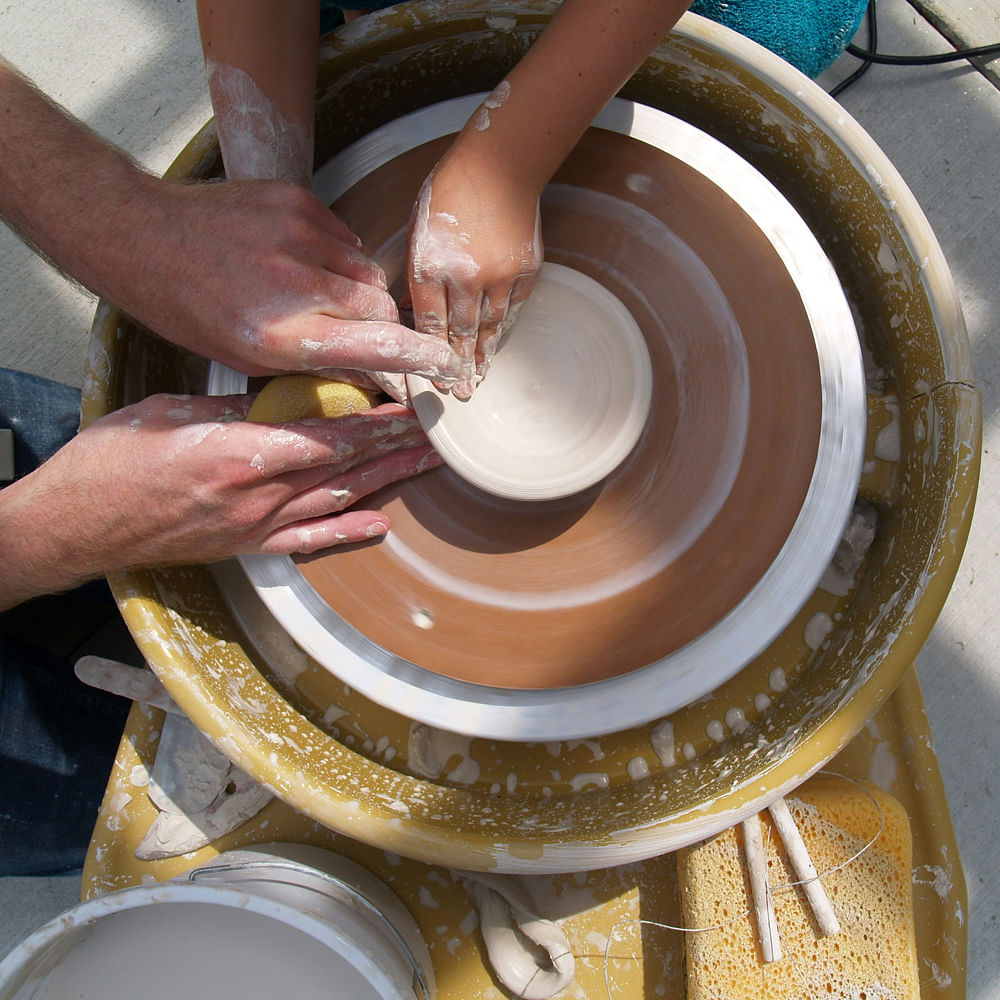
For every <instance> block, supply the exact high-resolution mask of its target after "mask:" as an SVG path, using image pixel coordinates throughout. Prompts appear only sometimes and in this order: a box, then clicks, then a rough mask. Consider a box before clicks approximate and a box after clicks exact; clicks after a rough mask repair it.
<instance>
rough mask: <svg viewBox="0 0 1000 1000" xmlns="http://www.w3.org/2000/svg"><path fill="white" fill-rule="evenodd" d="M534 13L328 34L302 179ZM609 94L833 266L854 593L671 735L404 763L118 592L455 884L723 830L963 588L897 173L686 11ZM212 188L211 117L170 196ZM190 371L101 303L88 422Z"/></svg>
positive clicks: (974, 459) (799, 87)
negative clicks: (853, 437)
mask: <svg viewBox="0 0 1000 1000" xmlns="http://www.w3.org/2000/svg"><path fill="white" fill-rule="evenodd" d="M553 9H554V5H553V4H550V3H538V2H531V3H528V2H523V3H508V4H504V5H498V4H496V3H484V2H466V3H458V4H449V5H440V4H437V3H416V4H412V5H404V6H401V7H398V8H393V9H392V10H390V11H387V12H384V13H381V14H378V15H374V16H373V17H371V18H369V19H364V20H363V21H361V22H357V23H355V24H354V25H351V26H349V28H348V29H346V30H343V31H341V32H338V33H336V34H334V35H332V36H329V37H328V38H327V39H326V40H325V43H324V46H323V49H322V52H321V64H320V73H319V88H318V126H317V134H318V140H317V147H318V148H317V164H322V163H324V162H325V161H326V160H327V159H328V158H329V157H330V156H332V155H333V154H334V153H336V152H337V151H339V150H340V149H342V148H344V147H345V146H347V145H348V144H350V143H351V142H353V141H354V140H356V139H357V138H359V137H360V136H362V135H364V134H366V133H367V132H368V131H370V130H371V129H373V128H375V127H377V126H379V125H381V124H383V123H385V122H386V121H389V120H393V119H394V118H395V117H397V116H399V115H401V114H405V113H407V112H410V111H413V110H416V109H417V108H419V107H422V106H425V105H427V104H429V103H433V102H436V101H439V100H442V99H444V98H447V97H452V96H455V95H456V93H459V92H475V91H480V90H488V89H490V88H491V87H492V86H493V85H494V84H495V82H496V80H497V79H499V78H500V77H501V76H502V75H503V73H504V72H505V71H506V70H507V69H508V68H509V67H510V66H511V65H512V64H513V63H515V62H516V61H517V59H518V58H519V56H520V55H521V54H522V53H523V51H524V50H525V49H526V48H527V47H528V46H529V45H530V44H531V42H532V40H533V39H534V38H535V37H536V36H537V34H538V32H539V31H540V30H541V28H542V27H543V25H544V23H545V21H546V19H547V18H548V17H549V16H550V15H551V12H552V10H553ZM622 96H624V97H626V98H629V99H631V100H634V101H638V102H641V103H645V104H648V105H650V106H653V107H656V108H659V109H661V110H663V111H665V112H667V113H669V114H673V115H676V116H678V117H680V118H683V119H686V120H687V121H690V122H691V123H692V124H694V125H696V126H698V127H700V128H703V129H705V130H706V131H708V132H710V133H711V134H712V135H714V136H716V137H717V138H719V139H720V140H722V141H723V142H725V143H726V144H728V145H729V146H731V147H732V148H734V149H735V150H736V151H737V152H738V153H740V154H741V155H742V156H743V157H744V158H746V159H747V160H748V161H750V162H751V163H752V164H753V165H754V166H756V167H757V169H758V170H760V171H761V172H762V173H763V174H764V175H765V176H767V177H768V178H769V179H770V180H771V181H772V183H774V184H775V185H776V186H777V187H778V188H779V189H780V190H781V191H782V193H783V194H784V195H785V196H786V197H787V198H788V199H789V200H790V201H791V203H792V204H793V205H794V206H795V208H796V209H797V210H798V211H799V213H800V214H801V216H802V217H803V218H804V219H805V220H806V222H807V223H808V224H809V226H810V228H811V229H812V231H813V232H814V234H815V235H816V237H817V238H818V239H819V241H820V243H821V244H822V246H823V247H824V249H825V251H826V252H827V254H828V256H829V257H830V259H831V261H832V262H833V264H834V267H835V269H836V270H837V272H838V275H839V277H840V279H841V281H842V284H843V286H844V289H845V292H846V294H847V297H848V300H849V302H850V304H851V307H852V311H853V312H854V314H855V321H856V325H857V327H858V330H859V333H860V335H861V337H862V339H863V341H864V347H865V351H866V359H867V367H868V392H869V405H868V410H869V413H868V419H869V434H868V442H867V450H866V461H865V471H864V475H863V478H862V482H861V486H860V491H859V498H860V499H863V500H865V501H867V502H868V503H870V504H871V505H873V506H874V507H875V509H876V511H877V514H878V519H877V525H878V527H877V534H876V538H875V542H874V544H873V545H872V547H871V549H870V550H869V553H868V556H867V558H866V561H865V563H864V564H863V565H862V567H861V569H860V570H859V572H858V573H857V574H856V576H855V577H854V579H853V581H852V584H853V585H852V586H851V587H850V589H848V590H847V592H846V593H844V594H842V595H837V594H834V593H831V592H828V591H825V590H817V591H816V593H815V594H814V595H813V596H812V597H811V598H810V600H809V601H808V602H807V604H806V606H805V607H804V608H803V609H802V611H801V612H800V614H799V615H798V616H797V617H796V619H795V620H794V621H793V622H792V624H791V625H790V626H789V627H788V628H787V629H786V630H785V631H784V633H782V635H781V636H779V638H778V639H777V640H776V641H775V642H773V643H772V644H771V646H770V647H769V648H768V649H767V650H766V651H765V652H764V653H763V654H762V655H761V656H759V657H757V658H756V659H755V660H754V661H753V662H751V663H750V664H749V665H748V666H747V667H746V668H744V670H743V671H742V672H741V673H740V674H738V675H737V676H736V677H735V678H733V679H732V680H730V681H728V682H727V683H725V684H724V685H722V686H721V687H719V688H717V689H716V690H715V691H714V692H713V693H712V695H710V696H709V697H707V698H705V699H702V700H701V701H699V702H697V703H695V704H693V705H689V706H687V707H685V708H683V709H681V710H680V711H678V712H675V713H674V714H673V715H671V716H670V717H669V718H667V719H662V720H658V721H657V722H655V723H653V724H651V725H647V726H642V727H638V728H636V729H632V730H628V731H624V732H620V733H614V734H611V735H609V736H604V737H601V738H600V739H599V740H588V741H580V742H577V743H563V744H559V745H556V746H553V745H526V744H514V743H499V742H496V741H490V742H487V741H483V740H468V739H465V740H457V741H455V740H451V741H449V740H447V739H443V740H442V739H441V738H440V734H438V735H437V737H436V739H437V744H436V745H435V748H434V749H435V754H434V756H435V757H436V759H437V763H436V765H434V766H429V765H428V759H427V754H426V753H424V754H422V755H417V754H415V752H414V747H415V745H416V744H419V743H420V740H419V739H418V740H416V741H415V740H414V736H415V735H419V736H421V737H427V736H428V734H426V733H423V734H415V732H414V726H413V724H412V723H411V722H410V721H409V720H407V719H405V718H403V717H401V716H397V715H393V714H392V713H389V712H386V711H384V710H382V709H380V708H379V707H378V706H374V705H372V704H370V703H366V702H364V701H363V700H362V699H360V698H358V697H357V696H356V695H355V694H353V693H352V692H350V691H348V690H346V689H345V688H344V686H343V685H342V684H340V683H339V682H338V681H336V680H335V679H334V678H333V677H332V676H331V675H330V674H328V673H327V672H326V671H325V670H323V669H322V668H320V667H319V666H318V665H316V664H313V663H311V662H309V661H308V658H307V657H305V656H304V654H303V655H298V654H297V653H296V651H295V650H294V649H288V640H287V637H282V636H281V635H280V634H277V633H276V632H275V630H272V629H269V628H268V627H267V623H266V621H263V620H262V619H259V618H254V620H253V621H250V620H248V619H245V621H246V627H244V625H242V624H241V623H240V622H239V621H237V619H236V617H235V616H234V615H233V613H232V612H231V611H230V609H229V605H228V604H227V602H226V601H225V600H224V599H223V594H222V591H221V590H220V586H219V583H218V582H217V577H216V575H215V574H214V573H213V572H212V571H211V570H210V569H209V568H206V567H188V568H182V569H169V570H158V571H144V572H134V573H123V574H118V575H116V576H115V577H114V578H112V579H111V585H112V588H113V590H114V592H115V595H116V597H117V599H118V601H119V604H120V607H121V610H122V613H123V615H124V617H125V620H126V622H127V623H128V625H129V627H130V629H131V631H132V633H133V635H134V636H135V638H136V641H137V642H138V644H139V646H140V648H141V650H142V652H143V654H144V655H145V657H146V658H147V660H148V662H149V664H150V665H151V667H152V668H153V670H154V671H155V672H156V673H157V675H158V676H159V677H160V679H161V680H162V681H163V682H164V684H165V685H166V686H167V688H168V689H169V691H170V692H171V694H172V695H173V696H174V698H175V699H176V701H177V702H178V703H179V704H180V706H181V707H182V708H183V709H184V711H185V712H187V713H188V715H189V716H190V717H191V718H192V720H193V721H194V722H195V723H196V724H197V725H198V726H199V727H200V728H201V729H202V730H203V731H204V732H205V733H206V734H208V735H209V736H210V737H211V738H212V739H213V740H214V741H215V742H216V744H217V745H218V746H219V747H220V748H221V749H222V750H223V751H224V752H226V753H227V754H228V755H229V756H230V757H231V758H232V760H233V761H234V762H235V763H237V764H238V765H239V766H240V767H242V768H243V769H244V770H246V771H247V772H249V773H250V774H252V775H253V776H254V777H255V778H257V779H258V780H259V781H261V782H262V783H264V784H265V785H267V786H268V787H270V788H271V789H272V790H274V791H275V792H276V794H277V795H278V796H279V797H280V798H281V799H283V800H284V802H285V803H287V804H288V805H290V806H291V807H293V809H294V810H297V811H298V812H299V813H300V814H302V815H303V816H305V817H307V818H309V819H310V820H313V821H315V822H316V823H318V824H320V825H322V826H323V827H326V828H330V829H332V830H334V831H338V832H340V833H342V834H345V835H347V836H349V837H351V838H354V839H355V840H358V841H361V842H364V843H366V844H369V845H373V846H375V847H377V848H381V849H382V850H384V851H389V852H393V853H395V854H399V855H404V856H407V857H410V858H415V859H418V860H421V861H426V862H429V863H437V864H446V865H448V866H451V867H458V868H468V869H478V870H498V871H508V872H548V873H553V872H570V871H582V870H590V869H594V868H604V867H608V866H610V865H619V864H623V863H627V862H633V861H639V860H642V859H646V858H651V857H653V856H655V855H660V854H663V853H664V852H667V851H671V850H674V849H676V848H678V847H680V846H683V845H686V844H690V843H693V842H694V841H696V840H699V839H701V838H703V837H705V836H707V835H709V834H711V833H713V832H716V831H718V830H720V829H723V828H725V827H727V826H729V825H731V824H733V823H734V822H736V821H738V820H739V819H741V818H743V817H745V816H746V815H748V814H750V813H752V812H755V811H757V810H759V809H761V808H762V807H764V806H765V805H766V804H767V803H768V802H770V801H772V800H773V799H774V798H776V797H777V796H779V795H781V794H784V793H786V792H788V791H790V790H791V789H793V788H795V787H796V786H797V785H799V784H800V783H801V782H803V781H804V780H805V779H806V778H807V777H808V776H809V775H810V774H812V773H813V772H814V771H816V770H817V769H819V768H820V767H822V766H823V765H824V764H825V763H826V762H827V761H829V760H830V759H831V758H832V757H834V756H835V755H836V754H837V753H838V752H839V751H841V750H842V749H843V748H844V747H845V746H847V744H848V743H850V741H851V740H852V738H853V737H854V736H855V735H856V734H857V733H858V732H859V731H860V730H861V729H862V728H863V727H864V726H865V724H866V723H867V722H868V721H869V720H870V719H871V718H872V716H873V715H874V714H875V713H876V712H877V711H878V710H879V708H880V707H881V706H882V705H883V704H884V703H885V701H886V700H887V699H888V698H889V696H890V695H891V694H892V692H893V690H894V689H895V688H896V686H897V684H898V683H899V682H900V680H901V678H902V677H903V675H904V673H905V671H906V670H907V668H908V667H909V666H910V664H911V663H912V662H913V660H914V658H915V656H916V654H917V652H918V650H919V649H920V647H921V645H922V644H923V642H924V640H925V639H926V637H927V634H928V633H929V631H930V629H931V627H932V625H933V623H934V621H935V619H936V617H937V615H938V613H939V612H940V610H941V607H942V605H943V604H944V601H945V598H946V596H947V594H948V591H949V588H950V587H951V584H952V581H953V579H954V576H955V573H956V571H957V568H958V564H959V559H960V556H961V553H962V550H963V547H964V545H965V542H966V538H967V534H968V529H969V524H970V519H971V515H972V507H973V502H974V497H975V489H976V484H977V479H978V469H979V456H980V436H981V426H980V399H979V394H978V392H977V390H976V389H975V386H974V384H973V378H972V371H971V366H970V361H969V351H968V343H967V338H966V333H965V328H964V323H963V320H962V316H961V312H960V308H959V304H958V301H957V295H956V292H955V288H954V285H953V283H952V280H951V277H950V274H949V272H948V268H947V265H946V263H945V261H944V259H943V256H942V254H941V251H940V248H939V246H938V244H937V242H936V240H935V238H934V236H933V233H932V232H931V230H930V228H929V226H928V224H927V222H926V220H925V218H924V216H923V215H922V213H921V212H920V209H919V207H918V206H917V204H916V202H915V201H914V199H913V197H912V195H911V194H910V192H909V191H908V190H907V188H906V186H905V184H904V183H903V181H902V179H901V178H900V177H899V175H898V174H897V172H896V171H895V169H894V168H893V167H892V165H891V163H889V162H888V160H887V159H886V157H885V155H884V154H883V153H882V152H881V151H880V150H879V149H878V148H877V146H876V145H875V144H874V143H873V142H872V140H871V139H870V138H869V137H868V136H867V135H866V134H865V133H864V131H863V130H862V129H861V128H860V127H859V126H858V125H857V124H856V123H855V122H853V121H852V120H851V119H850V118H849V116H847V115H846V114H845V113H844V111H843V110H842V109H841V108H840V106H839V105H837V104H836V103H835V102H834V101H832V100H831V99H830V98H829V97H828V96H827V95H826V94H825V93H823V92H822V91H821V90H820V89H819V88H817V87H816V86H815V85H814V84H812V83H811V82H810V81H809V80H807V79H806V78H805V77H803V76H801V75H800V74H798V73H797V72H796V71H794V70H793V69H791V68H790V67H789V66H787V65H786V64H785V63H783V62H781V61H780V60H779V59H777V58H776V57H774V56H772V55H770V54H769V53H767V52H766V51H765V50H763V49H761V48H759V47H758V46H756V45H754V44H753V43H751V42H749V41H747V40H745V39H743V38H741V37H739V36H737V35H736V34H734V33H732V32H730V31H728V30H726V29H723V28H721V27H719V26H717V25H714V24H712V23H710V22H707V21H704V20H702V19H700V18H697V17H695V16H693V15H688V16H685V17H684V18H683V19H682V21H681V23H680V25H679V26H678V28H677V29H676V30H675V32H674V33H673V34H672V35H671V36H670V38H669V39H668V40H667V41H666V42H665V43H664V44H663V45H662V46H661V47H660V48H659V49H658V50H657V51H656V52H655V53H654V54H653V55H652V56H651V57H650V58H649V59H648V60H647V61H646V62H645V63H644V65H643V67H642V68H641V69H640V71H639V72H638V73H637V74H636V75H635V77H634V78H633V80H632V81H631V82H630V83H629V84H628V86H627V87H626V88H625V90H624V91H623V94H622ZM219 173H220V158H219V153H218V148H217V144H216V140H215V134H214V130H213V127H212V125H211V123H209V124H208V125H206V127H205V128H204V129H203V130H202V131H201V132H200V133H199V134H198V135H197V136H196V137H195V138H194V139H193V140H192V141H191V142H190V144H189V145H188V146H187V148H186V149H185V150H184V151H183V152H182V153H181V154H180V156H179V157H178V158H177V160H176V162H175V163H174V164H173V166H172V167H171V169H170V170H169V172H168V177H170V178H171V179H173V180H176V181H185V180H192V179H199V178H209V177H214V176H218V175H219ZM204 377H205V363H204V362H203V361H202V360H201V359H198V358H196V357H194V356H191V355H188V354H186V353H184V352H182V351H179V350H177V349H176V348H174V347H172V346H171V345H169V344H166V343H165V342H163V341H161V340H160V339H158V338H157V337H155V336H154V335H152V334H150V333H149V332H148V331H145V330H144V329H142V328H141V327H139V326H137V325H136V324H135V323H134V322H132V321H131V320H130V319H129V318H128V317H126V316H124V315H123V314H121V313H120V312H119V311H117V310H115V309H114V308H113V307H111V306H109V305H108V304H106V303H102V304H101V305H100V306H99V309H98V313H97V316H96V319H95V324H94V330H93V350H92V355H91V360H90V365H89V370H88V375H87V381H86V383H85V392H84V407H85V408H84V419H85V421H87V422H90V421H93V420H95V419H97V418H98V417H99V416H101V415H102V414H104V413H107V412H109V411H110V410H113V409H114V408H116V407H118V406H121V405H123V404H125V403H128V402H130V401H133V400H135V399H138V398H141V397H142V396H145V395H147V394H149V393H153V392H159V391H170V392H177V391H188V392H198V391H201V390H202V387H203V385H204ZM817 621H820V622H823V623H828V624H827V626H826V627H825V628H824V629H823V630H822V632H823V633H824V637H823V639H822V641H821V642H819V643H816V642H815V640H814V639H812V640H810V641H809V642H807V637H809V636H815V630H814V629H813V628H811V627H809V626H811V625H813V624H814V623H815V622H817ZM814 645H815V646H816V648H813V646H814ZM270 646H274V647H275V648H278V647H280V650H279V654H278V655H275V653H274V650H273V649H269V648H268V647H270ZM276 662H280V663H281V664H282V665H281V667H280V668H277V669H276V668H275V667H274V666H273V664H274V663H276ZM423 749H424V750H426V740H425V743H424V744H423ZM418 756H419V759H418Z"/></svg>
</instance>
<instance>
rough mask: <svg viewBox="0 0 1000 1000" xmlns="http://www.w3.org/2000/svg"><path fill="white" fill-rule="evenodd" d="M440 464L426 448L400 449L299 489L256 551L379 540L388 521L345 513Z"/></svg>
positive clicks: (303, 550) (304, 550) (313, 549)
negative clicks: (394, 484)
mask: <svg viewBox="0 0 1000 1000" xmlns="http://www.w3.org/2000/svg"><path fill="white" fill-rule="evenodd" d="M440 464H441V458H440V457H439V456H438V455H437V453H436V452H434V451H433V449H431V448H429V447H426V446H424V447H416V448H405V449H402V450H399V451H395V452H392V453H391V454H388V455H383V456H380V457H379V458H376V459H374V460H373V461H370V462H366V463H364V464H363V465H359V466H357V467H355V468H353V469H351V470H349V471H348V472H345V473H342V474H341V475H338V476H335V477H333V478H332V479H327V480H325V481H324V482H322V483H320V484H318V485H316V486H313V487H311V488H309V489H306V490H303V491H302V492H300V493H298V494H297V495H296V496H294V497H293V498H292V499H291V500H289V501H288V503H286V504H285V505H284V506H283V507H282V508H280V509H279V510H278V511H276V513H275V516H274V518H273V520H274V522H276V523H278V527H275V528H274V530H272V531H271V532H270V533H269V534H268V535H267V537H266V538H265V539H264V540H263V542H262V543H261V545H260V551H262V552H266V553H270V554H276V555H287V554H292V553H300V554H306V553H311V552H316V551H319V550H320V549H325V548H330V547H332V546H335V545H343V544H349V543H352V542H363V541H367V540H369V539H371V538H377V537H379V536H381V535H384V534H385V533H386V532H387V531H388V530H389V519H388V517H386V516H385V515H384V514H382V513H380V512H378V511H370V510H354V509H349V508H352V507H353V505H354V504H356V503H357V502H358V501H360V500H362V499H363V498H365V497H367V496H369V495H371V494H372V493H377V492H378V491H379V490H381V489H383V488H384V487H386V486H389V485H391V484H392V483H395V482H399V481H400V480H403V479H409V478H411V477H412V476H417V475H420V473H422V472H426V471H428V470H430V469H433V468H437V466H439V465H440Z"/></svg>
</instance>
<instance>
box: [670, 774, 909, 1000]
mask: <svg viewBox="0 0 1000 1000" xmlns="http://www.w3.org/2000/svg"><path fill="white" fill-rule="evenodd" d="M786 802H787V805H788V808H789V811H790V812H791V814H792V817H793V818H794V820H795V823H796V825H797V826H798V828H799V831H800V832H801V834H802V839H803V840H804V841H805V845H806V849H807V850H808V852H809V855H810V857H811V859H812V861H813V864H814V865H815V866H816V870H817V871H818V872H819V873H820V876H821V878H822V882H823V886H824V888H825V890H826V893H827V896H828V897H829V898H830V902H831V905H832V906H833V910H834V913H835V914H836V916H837V918H838V920H839V922H840V931H839V932H838V933H836V934H832V935H830V936H828V937H823V936H821V935H820V933H819V930H818V927H817V926H816V923H815V920H814V918H813V916H812V912H811V910H810V909H809V905H808V903H807V902H806V899H805V896H804V894H803V892H802V890H801V889H800V888H789V886H790V885H791V884H792V883H794V882H795V881H797V879H796V876H795V874H794V873H793V871H792V869H791V866H790V863H789V860H788V857H787V855H786V854H785V851H784V848H783V847H782V845H781V840H780V838H779V836H778V833H777V831H776V830H775V828H774V826H773V824H772V823H771V821H770V818H769V817H768V816H767V815H766V814H763V815H762V816H761V825H762V827H763V831H764V843H765V847H766V849H767V855H768V878H769V880H770V884H771V887H772V891H773V895H774V908H775V914H776V917H777V925H778V934H779V937H780V942H781V950H782V957H781V958H780V959H779V960H778V961H776V962H764V961H763V958H762V953H761V948H760V945H759V943H758V937H757V928H756V924H755V921H754V917H753V916H752V915H745V914H746V913H747V911H748V910H749V909H750V907H751V902H750V890H749V875H748V872H747V868H746V863H745V856H744V852H743V843H742V837H741V835H740V831H739V829H738V828H733V829H730V830H726V831H725V832H724V833H722V834H720V835H719V836H717V837H714V838H713V839H711V840H709V841H706V842H704V843H702V844H699V845H697V846H695V847H692V848H689V849H687V850H684V851H681V852H680V854H679V856H678V876H679V882H680V887H681V903H682V907H683V913H684V924H685V926H686V927H688V928H689V929H691V931H692V932H689V933H687V934H685V935H684V940H685V953H686V964H687V998H688V1000H744V998H745V1000H762V998H767V1000H793V998H794V1000H800V998H802V997H824V998H829V1000H848V998H849V1000H865V998H867V1000H919V998H920V986H919V980H918V967H917V953H916V935H915V928H914V915H913V888H912V871H911V869H912V840H911V834H910V824H909V819H908V817H907V815H906V812H905V810H904V809H903V807H902V806H901V805H900V804H899V802H897V801H896V799H894V798H892V797H891V796H889V795H887V794H886V793H885V792H883V791H881V790H880V789H878V788H875V787H874V786H868V785H865V786H864V787H863V788H862V787H860V786H859V785H857V784H854V783H853V782H851V781H848V780H847V779H844V778H836V777H825V776H823V777H818V778H813V779H812V780H811V781H809V782H807V783H806V784H805V785H804V786H802V787H801V788H800V789H798V790H797V791H796V792H795V793H794V795H792V796H789V797H787V799H786ZM876 803H877V805H876ZM880 823H881V824H883V829H882V833H881V836H879V838H878V840H877V841H876V842H875V843H874V844H873V845H872V846H871V847H870V848H868V849H867V850H865V851H864V852H863V853H862V854H861V855H860V857H857V858H855V859H854V860H851V861H849V863H847V864H846V865H845V864H844V862H846V861H848V859H850V858H852V856H853V855H855V854H856V853H857V852H858V851H861V849H862V848H863V847H864V846H865V844H867V843H868V841H869V840H870V839H871V838H872V837H873V836H874V835H875V834H876V832H877V831H878V829H879V825H880ZM841 865H843V867H839V866H841ZM838 868H839V870H834V869H838ZM699 928H716V929H713V930H701V929H699Z"/></svg>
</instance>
